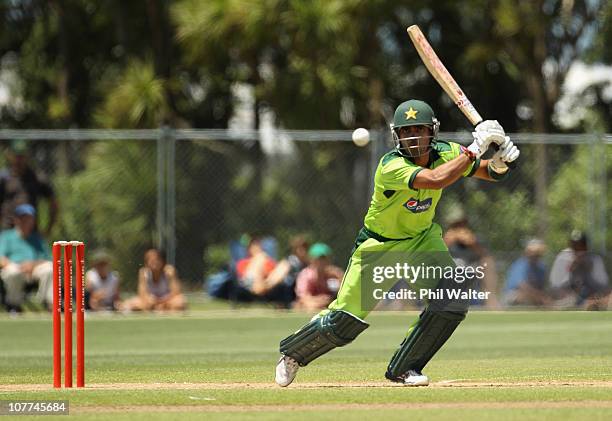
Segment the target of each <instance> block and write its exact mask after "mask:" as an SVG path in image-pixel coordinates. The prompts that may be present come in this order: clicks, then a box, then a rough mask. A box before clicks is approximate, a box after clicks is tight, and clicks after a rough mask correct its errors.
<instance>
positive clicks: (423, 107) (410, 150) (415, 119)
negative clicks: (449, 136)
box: [391, 99, 440, 157]
mask: <svg viewBox="0 0 612 421" xmlns="http://www.w3.org/2000/svg"><path fill="white" fill-rule="evenodd" d="M407 126H427V127H429V128H431V133H432V135H431V136H425V137H408V138H400V135H399V129H400V128H401V127H407ZM439 129H440V122H439V121H438V119H437V118H436V116H435V114H434V112H433V110H432V109H431V107H430V106H429V105H428V104H427V103H426V102H423V101H419V100H417V99H411V100H409V101H406V102H402V103H401V104H400V105H399V106H398V107H397V109H396V110H395V115H394V116H393V124H391V132H392V134H393V141H394V142H395V147H396V148H397V150H398V151H399V152H400V153H401V154H402V155H405V156H408V157H417V156H421V155H424V154H426V153H428V152H429V151H430V150H431V146H432V142H435V140H436V136H437V135H438V130H439ZM425 140H427V144H425ZM402 141H404V142H402Z"/></svg>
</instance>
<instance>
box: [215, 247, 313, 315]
mask: <svg viewBox="0 0 612 421" xmlns="http://www.w3.org/2000/svg"><path fill="white" fill-rule="evenodd" d="M243 237H244V238H242V239H241V241H240V242H238V241H235V242H232V243H231V244H230V254H231V255H232V260H233V261H234V263H230V264H229V267H228V268H227V269H225V270H222V271H220V272H217V273H215V274H213V275H210V276H209V277H208V278H207V280H206V288H207V291H208V294H209V295H210V296H211V297H215V298H223V299H230V300H232V301H242V302H248V301H255V300H257V301H265V302H274V303H277V304H280V305H282V306H283V307H285V308H289V307H290V306H291V304H292V303H293V301H294V300H295V280H296V278H297V275H298V273H299V272H300V271H301V270H302V269H303V268H304V267H306V265H307V264H308V246H309V244H308V242H307V241H306V240H305V239H304V237H302V236H296V237H294V238H292V239H291V241H290V245H291V254H290V255H289V256H288V257H287V258H285V259H282V260H281V261H280V262H278V264H277V263H276V262H275V260H274V256H275V255H276V248H277V244H276V240H275V239H274V238H273V237H263V238H261V239H260V238H257V237H245V236H243ZM247 238H248V243H247V245H246V247H244V246H243V244H244V241H245V240H246V239H247Z"/></svg>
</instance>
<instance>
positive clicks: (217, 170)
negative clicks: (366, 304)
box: [0, 128, 612, 290]
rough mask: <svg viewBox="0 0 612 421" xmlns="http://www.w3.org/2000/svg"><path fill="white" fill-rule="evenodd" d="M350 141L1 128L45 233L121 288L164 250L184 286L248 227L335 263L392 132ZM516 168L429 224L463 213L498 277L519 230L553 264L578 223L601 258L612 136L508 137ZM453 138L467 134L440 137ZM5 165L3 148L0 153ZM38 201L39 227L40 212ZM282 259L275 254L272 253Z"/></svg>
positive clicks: (452, 198) (452, 196)
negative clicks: (118, 280) (535, 240)
mask: <svg viewBox="0 0 612 421" xmlns="http://www.w3.org/2000/svg"><path fill="white" fill-rule="evenodd" d="M372 137H373V139H374V140H373V141H372V142H370V144H369V145H368V146H366V147H362V148H360V147H357V146H355V145H354V144H353V143H352V142H351V141H350V138H351V132H350V131H274V132H265V131H262V132H258V131H244V130H242V131H233V130H174V129H169V128H161V129H159V130H0V139H1V142H2V144H3V146H4V147H5V149H7V150H8V144H9V140H11V139H26V140H28V145H29V146H28V148H29V152H28V154H29V162H30V164H31V165H32V167H34V168H35V169H36V170H37V171H38V172H39V173H42V174H44V176H45V177H47V178H48V179H49V180H50V182H51V183H52V185H53V186H54V189H55V193H56V197H57V200H58V202H59V207H60V211H59V220H58V223H57V224H56V225H55V226H54V228H53V230H52V231H51V234H50V236H51V237H52V238H49V241H50V242H51V241H53V240H58V239H78V240H82V241H84V242H85V243H86V244H87V246H88V250H89V251H90V252H91V251H92V250H94V249H100V248H103V249H105V250H106V251H107V252H108V253H109V254H111V256H112V257H113V263H114V266H115V268H116V269H118V270H119V271H120V273H121V276H122V279H123V282H124V285H125V289H128V290H129V289H131V288H134V287H135V284H136V274H137V271H138V267H139V266H140V265H141V264H142V254H143V251H144V250H145V249H146V248H148V247H150V246H157V247H161V248H163V249H164V250H165V251H166V256H167V258H168V260H169V261H170V262H172V263H175V264H176V265H177V268H178V270H179V274H180V275H181V277H182V279H183V280H184V281H186V282H187V283H188V285H191V286H192V287H193V288H196V287H199V286H200V285H201V282H202V279H203V276H204V275H205V274H207V273H211V272H213V271H215V270H217V269H218V268H219V267H220V266H221V265H223V264H224V263H225V262H226V261H227V260H228V259H229V244H230V242H232V241H235V240H238V239H240V238H241V236H242V235H243V234H245V233H249V234H259V235H270V236H274V237H275V238H276V240H277V241H278V245H279V254H280V256H282V255H283V254H284V253H286V252H287V251H288V241H289V239H290V237H291V236H293V235H295V234H306V235H307V236H308V237H310V238H311V240H313V241H323V242H326V243H328V244H329V245H330V246H331V247H332V249H333V250H334V252H335V254H334V260H335V262H336V263H337V264H338V265H340V266H343V265H344V264H345V262H346V260H347V258H348V256H349V253H350V250H351V248H352V243H353V240H354V237H355V235H356V233H357V231H358V229H359V228H360V227H361V225H362V221H363V216H364V215H365V212H366V210H367V207H368V204H369V199H370V196H371V193H372V178H373V174H374V170H375V167H376V164H377V162H378V159H379V157H380V156H381V155H382V154H383V153H384V152H385V151H386V150H388V149H389V148H390V147H391V145H390V143H387V139H388V137H389V136H388V133H387V132H384V131H373V132H372ZM512 137H513V139H514V141H515V143H517V144H518V145H519V146H520V148H521V158H520V163H519V166H518V168H517V169H516V170H514V171H513V172H512V174H511V176H510V177H509V178H508V179H507V180H505V181H503V182H501V183H488V182H485V181H480V180H476V179H465V180H463V181H460V182H458V183H456V184H455V185H453V186H451V187H450V188H448V189H447V191H445V193H444V195H443V198H442V200H441V203H440V206H439V209H438V213H437V215H436V220H437V221H438V222H439V223H441V224H442V225H443V226H446V225H447V224H448V223H449V220H450V219H452V218H453V217H456V215H457V214H458V213H459V212H458V210H459V209H461V210H462V211H463V212H464V213H465V215H466V216H467V218H468V220H469V222H470V224H471V226H472V228H473V229H474V231H475V232H476V233H477V235H478V237H479V238H480V239H481V240H482V242H483V243H484V244H485V245H486V246H487V248H489V250H490V251H491V252H492V254H493V255H494V256H495V257H497V259H498V261H499V265H498V266H499V267H498V270H499V271H500V273H501V272H503V271H504V270H505V267H506V266H507V264H508V263H509V262H510V261H511V260H512V259H513V258H515V257H516V256H518V255H520V253H521V250H522V248H523V245H524V241H525V240H526V239H527V238H530V237H534V236H539V237H541V238H543V239H544V240H545V241H546V243H547V245H548V250H549V251H548V260H549V261H550V260H551V259H552V258H553V257H554V255H555V254H556V253H557V252H558V251H559V250H561V249H562V248H564V247H566V245H567V239H568V236H569V233H570V232H571V230H572V229H573V228H579V229H583V230H585V231H586V232H588V233H589V234H590V237H591V240H592V241H591V243H592V246H593V248H594V249H595V250H596V251H597V252H599V253H600V254H602V255H603V256H605V257H606V259H607V262H608V271H610V260H609V257H608V253H607V250H608V248H609V247H610V244H611V241H612V238H611V237H612V230H608V225H609V222H610V221H609V219H610V218H609V216H608V214H607V209H609V208H610V204H611V203H610V202H611V200H612V192H611V191H610V190H611V189H612V186H610V184H609V183H608V180H609V179H610V176H611V175H612V136H606V135H594V134H581V135H545V134H537V135H532V134H526V133H521V134H515V135H513V136H512ZM440 138H442V139H448V140H454V141H458V142H461V143H467V142H469V141H470V138H471V136H470V134H469V133H441V134H440ZM2 160H3V162H2V166H3V167H5V166H6V165H7V163H6V154H4V155H3V156H2ZM48 215H49V212H48V208H47V207H46V204H45V203H44V201H41V203H40V212H39V219H40V224H41V225H45V223H46V221H47V220H48ZM280 256H279V257H280Z"/></svg>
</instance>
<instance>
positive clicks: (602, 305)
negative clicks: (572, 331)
mask: <svg viewBox="0 0 612 421" xmlns="http://www.w3.org/2000/svg"><path fill="white" fill-rule="evenodd" d="M569 245H570V246H569V248H566V249H564V250H562V251H561V252H560V253H559V254H558V255H557V257H556V258H555V261H554V263H553V266H552V269H551V271H550V284H551V286H552V287H553V288H554V292H555V293H556V295H557V297H558V298H559V301H558V302H557V304H560V303H563V304H565V305H567V306H580V307H584V308H586V309H588V310H602V309H606V308H607V307H608V300H609V297H610V286H609V284H608V274H607V273H606V268H605V266H604V263H603V260H602V258H601V257H600V256H599V255H597V254H595V253H593V252H591V251H589V249H588V238H587V236H586V234H585V233H583V232H582V231H578V230H574V231H572V233H571V235H570V242H569Z"/></svg>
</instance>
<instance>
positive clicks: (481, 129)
mask: <svg viewBox="0 0 612 421" xmlns="http://www.w3.org/2000/svg"><path fill="white" fill-rule="evenodd" d="M474 130H475V132H476V133H479V134H482V135H483V136H484V137H486V138H487V139H488V140H489V141H490V143H497V144H498V145H500V146H501V145H502V144H503V143H504V140H505V137H506V132H505V131H504V128H503V127H502V126H501V124H499V122H498V121H497V120H485V121H483V122H481V123H479V124H478V125H477V126H476V128H475V129H474Z"/></svg>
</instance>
